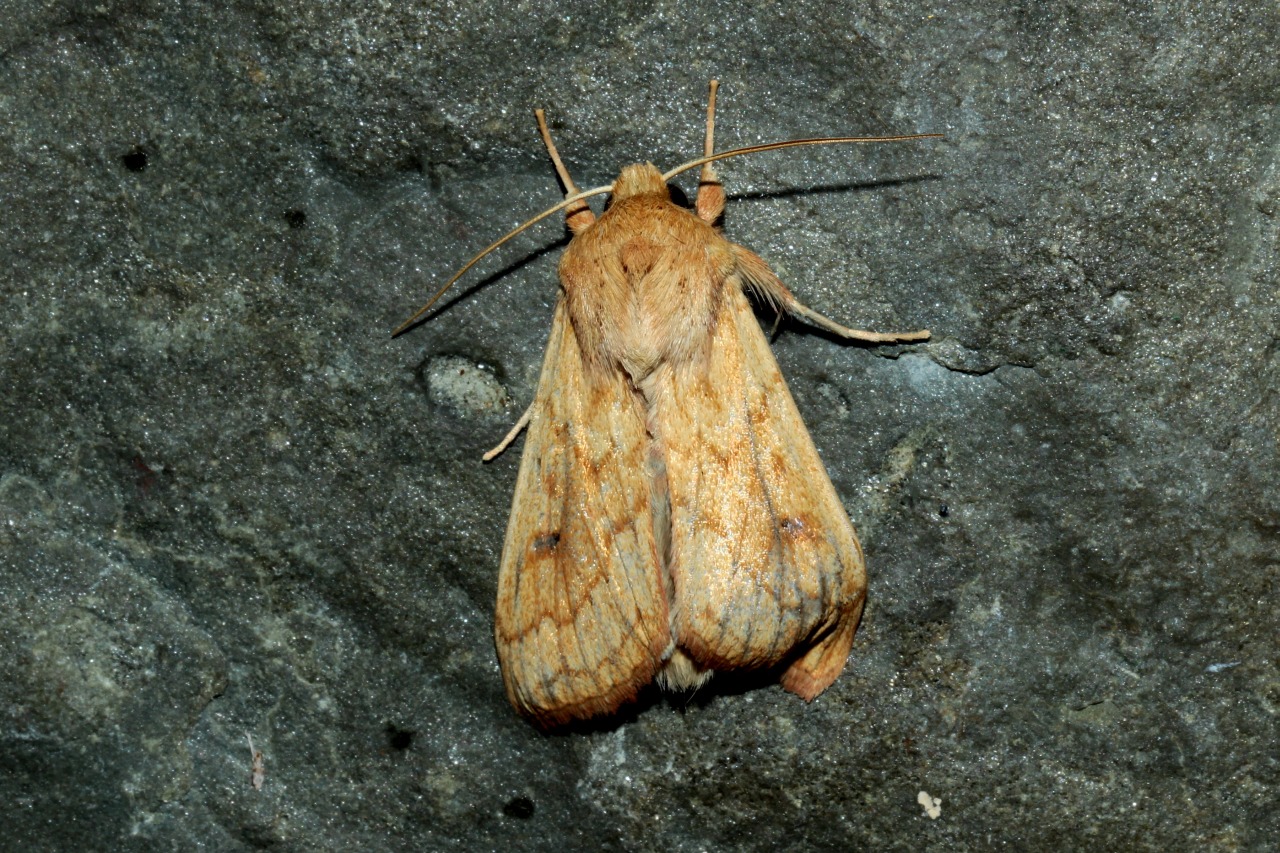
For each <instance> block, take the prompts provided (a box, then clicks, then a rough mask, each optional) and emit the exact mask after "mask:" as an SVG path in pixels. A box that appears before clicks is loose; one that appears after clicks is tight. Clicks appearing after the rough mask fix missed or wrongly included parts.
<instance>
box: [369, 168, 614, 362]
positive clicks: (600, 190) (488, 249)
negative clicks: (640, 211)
mask: <svg viewBox="0 0 1280 853" xmlns="http://www.w3.org/2000/svg"><path fill="white" fill-rule="evenodd" d="M609 192H613V184H609V185H608V186H604V187H596V188H595V189H593V190H587V191H586V192H582V193H577V194H575V195H571V196H569V197H568V198H566V199H565V200H564V201H562V202H560V203H559V204H557V205H556V206H554V207H548V208H547V209H546V210H544V211H542V212H541V213H539V214H538V215H537V216H535V217H533V218H532V219H530V220H529V221H528V222H525V223H524V224H523V225H521V226H520V227H518V228H516V229H515V230H513V231H511V232H510V233H508V234H507V235H506V236H505V237H503V238H502V239H501V240H496V241H494V242H493V243H490V244H489V245H488V246H487V247H486V248H485V249H484V251H482V252H480V254H478V255H476V256H475V257H474V258H472V259H471V260H469V261H467V262H466V264H465V265H463V267H462V269H460V270H458V271H457V272H456V273H454V275H453V278H451V279H449V280H448V281H446V282H445V283H444V287H442V288H440V289H439V290H437V291H436V295H435V296H433V297H431V299H430V300H429V301H428V302H427V304H426V305H423V306H422V307H421V308H419V309H418V310H417V311H416V312H415V313H414V315H413V316H412V317H410V318H409V319H408V320H405V321H404V322H403V323H401V324H400V325H399V326H396V327H395V329H394V330H393V331H392V332H391V337H393V338H394V337H396V336H397V335H399V334H401V333H402V332H404V330H405V329H408V328H409V327H410V326H412V325H413V324H414V323H416V322H417V321H418V318H419V317H421V316H422V315H423V314H425V313H427V312H428V311H430V310H431V306H432V305H435V304H436V302H437V301H438V300H439V299H440V297H441V296H444V292H445V291H446V290H448V289H449V288H450V287H452V286H453V283H454V282H455V281H457V280H458V279H460V278H462V277H463V276H464V275H466V274H467V270H469V269H471V268H472V267H474V266H475V265H476V264H477V263H479V261H480V259H481V258H483V257H484V256H485V255H487V254H489V253H490V252H492V251H493V250H494V249H496V248H498V247H499V246H501V245H502V244H503V243H505V242H507V241H508V240H510V239H511V238H512V237H514V236H516V235H517V234H519V233H520V232H521V231H523V230H525V229H526V228H528V227H529V226H531V225H536V224H537V223H539V222H541V221H542V220H544V219H546V218H547V217H548V216H550V215H551V214H553V213H558V212H559V211H561V210H564V209H565V208H566V207H568V206H569V205H571V204H573V203H574V202H577V201H581V200H582V199H584V198H590V197H591V196H593V195H604V194H605V193H609Z"/></svg>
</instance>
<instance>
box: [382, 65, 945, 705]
mask: <svg viewBox="0 0 1280 853" xmlns="http://www.w3.org/2000/svg"><path fill="white" fill-rule="evenodd" d="M716 89H717V84H716V82H715V81H712V83H711V93H710V99H709V104H708V108H707V129H706V141H705V149H704V156H703V157H701V158H699V159H697V160H694V161H692V162H690V163H686V164H684V165H682V166H680V167H678V168H676V169H673V170H671V171H669V172H667V173H665V174H663V173H661V172H659V171H658V170H657V168H655V167H654V166H653V165H652V164H649V163H646V164H637V165H631V166H627V167H625V168H624V169H623V170H622V172H621V174H619V176H618V178H617V180H615V181H614V182H613V183H612V184H610V185H609V186H606V187H600V188H597V189H594V190H589V191H587V192H579V191H578V189H577V187H576V186H575V185H574V183H573V180H572V179H571V178H570V177H569V174H568V171H567V170H566V169H565V167H564V165H563V163H561V161H560V157H559V154H558V153H557V151H556V148H555V145H554V144H553V143H552V141H551V136H550V133H549V131H548V129H547V126H546V121H545V117H544V116H543V114H542V111H541V110H539V111H537V116H538V124H539V129H540V131H541V133H542V137H543V141H544V143H545V144H546V147H547V151H548V153H549V154H550V156H551V159H552V161H553V163H554V164H555V167H556V171H557V173H558V175H559V177H560V180H561V181H562V182H563V184H564V187H565V190H566V194H565V200H564V201H563V202H561V203H560V204H558V205H556V206H555V207H553V208H551V209H549V210H547V211H544V212H543V213H542V214H540V215H539V216H537V217H535V218H534V219H532V220H530V221H529V222H526V223H525V224H524V225H522V226H520V227H519V228H517V229H516V230H515V231H513V232H512V233H511V234H508V235H507V236H506V237H504V238H502V240H499V241H498V242H497V243H494V244H493V245H491V246H490V247H488V248H487V249H485V250H484V252H482V253H480V254H479V255H477V256H476V257H475V258H473V259H472V260H471V261H470V262H469V263H467V264H466V265H465V266H464V267H463V268H462V269H461V270H460V271H459V272H458V273H457V275H455V276H454V277H453V278H452V279H451V280H450V281H449V282H448V283H447V284H446V285H445V286H444V288H441V290H440V292H438V293H437V294H436V296H435V298H433V299H432V300H431V302H429V303H428V304H427V305H426V306H424V307H423V308H422V309H421V310H420V311H419V312H418V313H417V314H415V315H414V317H412V318H411V319H410V320H408V321H406V322H405V323H404V324H403V325H401V326H400V328H399V329H397V330H396V332H395V333H396V334H399V333H400V332H401V331H403V330H404V329H406V328H408V327H409V326H411V325H412V324H413V323H414V322H416V321H417V319H418V318H419V317H421V316H422V315H423V314H424V313H426V311H427V310H428V309H430V307H431V305H432V304H434V303H435V301H436V299H438V298H439V297H440V295H441V294H443V293H444V290H445V289H447V288H448V287H449V286H450V285H451V284H452V283H453V282H454V281H456V280H457V279H458V278H459V277H461V276H462V275H463V274H464V273H466V271H467V270H469V269H470V268H471V267H472V266H473V265H474V264H475V263H476V261H478V260H479V259H480V258H481V257H483V256H484V255H485V254H487V253H488V252H489V251H492V250H493V249H494V248H496V247H497V246H499V245H501V244H502V243H503V242H505V241H506V240H507V239H509V238H510V237H512V236H514V235H515V234H517V233H519V232H520V231H522V230H524V229H525V228H527V227H529V226H530V225H532V224H533V223H534V222H537V221H540V220H541V219H543V218H545V217H547V216H549V215H551V214H553V213H555V212H556V211H558V210H564V211H565V218H566V223H567V226H568V228H569V230H570V232H571V233H572V235H573V237H572V240H571V241H570V243H569V245H568V247H567V248H566V249H565V252H564V255H563V257H562V258H561V261H560V267H559V273H560V298H559V300H558V302H557V304H556V309H555V316H554V319H553V320H552V325H551V335H550V338H549V340H548V342H547V351H546V355H545V357H544V361H543V366H542V375H541V378H540V380H539V382H538V390H537V392H536V394H535V397H534V400H533V403H532V404H531V405H530V406H529V408H528V410H527V411H526V412H525V413H524V415H523V416H522V417H521V419H520V421H519V423H517V424H516V426H515V427H514V428H513V429H512V430H511V432H510V433H509V434H508V435H507V437H506V438H505V439H503V441H502V443H501V444H500V445H499V446H498V447H496V448H494V449H493V450H492V451H490V452H489V453H488V454H486V456H485V459H491V458H493V457H494V456H496V455H497V454H498V453H500V452H501V451H502V450H503V449H505V447H506V446H507V445H508V444H509V443H510V442H511V441H513V440H514V439H515V437H516V435H517V434H518V433H519V432H520V430H521V429H523V428H526V427H527V429H528V437H527V439H526V442H525V448H524V455H523V458H522V460H521V463H520V473H519V476H518V479H517V482H516V491H515V498H514V501H513V504H512V509H511V518H510V521H509V523H508V526H507V536H506V543H505V545H504V547H503V554H502V566H501V569H500V572H499V576H498V603H497V610H496V614H495V630H494V636H495V641H496V645H497V651H498V659H499V662H500V664H501V668H502V676H503V681H504V683H505V685H506V690H507V696H508V697H509V698H510V700H511V703H512V704H513V705H514V706H515V707H516V708H517V709H518V710H519V711H520V712H521V713H523V714H525V715H526V716H528V717H530V718H532V719H533V720H534V721H535V722H536V723H538V724H539V725H542V726H554V725H560V724H563V723H567V722H569V721H572V720H575V719H584V718H588V717H593V716H596V715H601V714H609V713H611V712H613V711H615V710H616V709H617V708H619V707H620V706H621V705H623V704H624V703H626V702H629V701H631V700H633V699H634V698H635V697H636V695H637V694H638V693H639V691H640V690H641V689H642V688H644V687H645V686H646V685H648V684H650V683H652V682H653V681H655V680H656V681H657V682H658V683H660V684H662V685H663V686H666V687H668V688H670V689H675V690H680V689H688V688H691V687H694V686H696V685H698V684H701V683H702V682H703V681H705V680H706V679H707V678H708V677H709V676H710V675H711V673H713V672H715V671H726V670H744V669H765V670H772V671H777V672H778V673H779V678H780V681H781V684H782V686H783V687H784V688H785V689H787V690H789V691H791V692H792V693H795V694H797V695H799V696H801V697H802V698H804V699H806V700H812V699H814V698H815V697H817V696H818V694H820V693H822V691H823V690H825V689H826V688H827V687H828V686H829V685H830V684H831V683H832V682H833V681H834V680H835V679H836V677H837V676H838V675H839V674H840V672H841V670H843V669H844V665H845V660H846V658H847V657H848V655H849V649H850V647H851V645H852V643H853V635H854V631H855V630H856V628H857V625H858V620H859V617H860V615H861V613H862V604H863V600H864V598H865V596H866V568H865V565H864V562H863V557H862V549H861V546H860V545H859V544H858V538H857V536H856V534H855V533H854V530H853V525H852V524H850V522H849V518H848V516H847V515H846V514H845V511H844V507H843V506H842V505H841V503H840V499H839V497H838V495H837V494H836V491H835V488H834V487H833V486H832V484H831V481H830V479H829V478H828V477H827V475H826V471H825V469H824V467H823V464H822V460H821V459H820V458H819V457H818V452H817V450H816V449H815V448H814V445H813V441H812V439H811V438H810V437H809V434H808V431H807V430H806V429H805V427H804V424H803V422H802V421H801V419H800V414H799V412H798V411H797V409H796V406H795V403H794V401H793V400H792V398H791V394H790V392H789V391H788V390H787V386H786V383H785V382H784V381H783V379H782V374H781V373H780V372H779V370H778V365H777V363H776V362H775V361H774V358H773V354H772V352H771V351H770V349H769V344H768V341H767V340H766V338H765V335H764V334H763V332H762V331H761V328H760V324H759V322H758V321H757V319H756V316H755V313H754V312H753V310H752V308H751V304H750V303H749V302H748V300H747V296H746V293H745V291H746V290H747V289H750V290H752V291H754V293H755V294H756V295H758V296H759V297H761V298H763V299H764V300H765V301H766V302H768V303H769V304H770V305H772V306H774V307H776V308H778V309H780V310H784V311H786V312H788V313H790V314H793V315H795V316H797V317H800V318H802V319H804V320H805V321H807V322H809V323H811V324H813V325H815V326H818V327H819V328H822V329H825V330H827V331H829V332H832V333H834V334H837V335H840V336H842V337H844V338H848V339H852V340H860V341H869V342H876V343H888V342H903V341H919V340H924V339H926V338H928V337H929V333H928V332H927V331H920V332H910V333H904V334H894V333H873V332H863V331H858V330H854V329H849V328H846V327H844V326H841V325H839V324H837V323H835V322H833V321H831V320H828V319H827V318H825V317H823V316H822V315H820V314H818V313H816V312H814V311H812V310H810V309H809V308H807V307H805V306H804V305H802V304H801V303H800V302H799V301H797V300H796V298H795V297H794V296H792V294H791V292H790V291H789V290H788V289H787V287H786V286H785V285H784V284H783V283H782V282H781V281H780V280H779V279H778V277H777V276H776V275H774V273H773V272H772V271H771V270H770V269H769V267H768V265H766V264H765V262H764V261H763V260H761V259H760V258H759V257H758V256H756V255H755V254H753V253H752V252H751V251H749V250H747V249H745V248H743V247H742V246H738V245H736V244H734V243H731V242H729V241H728V240H727V239H725V237H724V236H723V235H722V234H721V233H720V230H719V229H718V228H717V227H716V223H717V222H718V220H719V219H720V217H721V214H722V213H723V211H724V207H725V193H724V188H723V186H722V185H721V184H720V181H719V179H718V178H717V176H716V173H715V170H714V168H713V166H712V161H714V160H719V159H724V158H726V157H732V156H738V155H741V154H747V153H754V152H758V151H767V150H772V149H775V148H785V147H791V146H798V145H817V144H829V143H836V142H891V141H906V140H916V139H925V138H930V137H935V136H938V134H923V135H915V136H895V137H836V138H826V139H801V140H791V141H788V142H780V143H772V144H769V145H758V146H752V147H750V148H743V149H738V150H735V151H729V152H724V153H721V154H718V155H717V154H714V153H713V141H714V133H715V130H714V128H715V97H716ZM696 166H701V167H702V169H701V173H700V180H699V185H698V193H697V198H696V203H695V209H694V210H693V211H690V210H687V209H685V208H683V207H680V206H677V205H676V204H674V203H673V202H672V200H671V195H670V192H669V191H668V188H667V181H669V180H670V179H671V178H672V177H674V176H675V175H677V174H679V173H681V172H684V171H687V170H689V169H691V168H694V167H696ZM602 193H611V196H612V197H611V200H610V202H609V204H608V207H607V209H606V210H605V212H604V213H602V214H601V215H600V216H598V217H597V216H596V215H595V214H594V213H593V212H592V211H591V209H590V208H589V207H588V206H587V204H586V202H585V201H584V199H585V198H586V197H588V196H591V195H597V194H602Z"/></svg>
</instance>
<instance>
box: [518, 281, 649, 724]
mask: <svg viewBox="0 0 1280 853" xmlns="http://www.w3.org/2000/svg"><path fill="white" fill-rule="evenodd" d="M635 406H636V402H635V399H634V395H633V393H632V391H631V389H630V388H629V386H628V384H627V383H626V381H625V378H624V377H623V376H621V375H620V374H618V373H616V372H615V373H613V374H612V375H610V374H601V373H599V372H597V373H596V374H594V375H588V373H587V371H586V369H585V366H584V364H583V360H582V356H581V353H580V351H579V348H578V342H577V337H576V336H575V335H574V333H573V330H572V328H570V326H569V321H568V310H567V308H566V307H565V304H564V302H563V300H561V302H560V303H559V304H558V305H557V307H556V312H555V318H554V320H553V321H552V328H551V336H550V339H549V341H548V343H547V354H546V356H545V359H544V361H543V368H542V375H541V377H540V379H539V381H538V390H537V393H536V396H535V398H534V403H533V406H532V408H531V411H530V418H529V426H528V433H527V436H526V439H525V449H524V455H523V457H522V458H521V461H520V473H519V475H518V477H517V480H516V491H515V498H514V501H513V503H512V510H511V518H510V521H509V522H508V525H507V536H506V543H505V545H504V547H503V553H502V566H501V568H500V570H499V574H498V606H497V610H496V618H495V627H494V636H495V642H496V646H497V649H498V657H499V662H500V663H501V665H502V673H503V679H504V681H505V683H506V687H507V695H508V697H509V698H510V700H511V702H512V704H513V705H515V706H516V708H518V709H519V710H520V711H521V712H523V713H525V714H526V715H528V716H530V717H532V718H534V719H535V720H536V721H538V722H539V723H541V724H543V725H557V724H560V723H564V722H567V721H569V720H571V719H578V718H584V717H590V716H594V715H597V714H606V713H609V712H611V711H613V710H615V709H616V708H617V707H618V706H619V705H621V704H622V703H624V702H626V701H629V700H631V699H633V698H635V696H636V694H637V693H638V692H639V690H640V689H641V688H642V687H644V686H645V685H646V684H648V683H649V682H650V681H651V680H652V679H653V677H654V675H655V674H656V673H657V671H658V669H659V668H660V667H661V665H662V661H663V659H664V658H665V656H666V655H668V654H669V647H670V645H671V640H670V631H669V627H668V617H667V597H666V590H665V589H664V587H663V580H662V577H661V576H660V575H659V573H658V572H657V571H656V567H657V565H658V562H659V553H658V549H657V545H656V543H655V540H654V529H655V527H654V521H653V510H652V506H653V502H652V498H651V497H650V496H649V494H648V491H649V489H648V486H647V479H646V478H643V477H641V479H640V480H639V482H637V476H638V474H637V472H639V471H643V470H644V466H645V464H646V458H647V454H648V438H647V437H646V435H645V431H644V421H643V418H642V417H640V416H639V415H638V414H637V413H636V411H635Z"/></svg>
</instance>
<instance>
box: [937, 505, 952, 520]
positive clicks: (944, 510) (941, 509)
mask: <svg viewBox="0 0 1280 853" xmlns="http://www.w3.org/2000/svg"><path fill="white" fill-rule="evenodd" d="M938 515H940V516H942V517H943V518H946V517H947V516H948V515H951V507H949V506H947V505H946V504H939V505H938Z"/></svg>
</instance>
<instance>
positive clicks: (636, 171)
mask: <svg viewBox="0 0 1280 853" xmlns="http://www.w3.org/2000/svg"><path fill="white" fill-rule="evenodd" d="M633 195H659V196H662V198H664V199H670V198H671V193H670V191H669V190H668V189H667V182H666V181H664V180H662V173H661V172H659V171H658V167H657V166H655V165H653V164H652V163H635V164H633V165H630V166H623V167H622V172H621V173H620V174H619V175H618V179H617V180H616V181H614V182H613V200H614V201H615V202H617V201H621V200H622V199H624V198H630V197H631V196H633Z"/></svg>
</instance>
